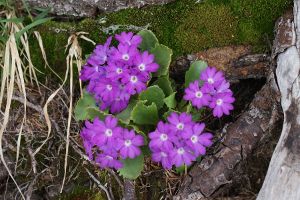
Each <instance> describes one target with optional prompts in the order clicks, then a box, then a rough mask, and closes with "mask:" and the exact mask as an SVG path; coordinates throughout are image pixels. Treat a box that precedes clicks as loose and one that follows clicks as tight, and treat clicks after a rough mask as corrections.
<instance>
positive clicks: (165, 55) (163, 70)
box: [150, 44, 173, 77]
mask: <svg viewBox="0 0 300 200" xmlns="http://www.w3.org/2000/svg"><path fill="white" fill-rule="evenodd" d="M150 52H151V53H152V54H154V56H155V62H156V63H157V64H158V65H159V68H158V70H157V72H156V73H155V76H158V77H160V76H163V75H167V74H168V72H169V66H170V63H171V59H172V54H173V51H172V49H170V48H169V47H167V46H165V45H162V44H156V46H155V47H154V48H153V49H151V51H150Z"/></svg>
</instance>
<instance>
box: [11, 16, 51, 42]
mask: <svg viewBox="0 0 300 200" xmlns="http://www.w3.org/2000/svg"><path fill="white" fill-rule="evenodd" d="M51 19H52V17H47V18H42V19H37V20H36V21H33V22H32V23H31V24H28V25H27V26H25V27H24V28H23V29H22V30H20V31H19V32H17V33H16V40H19V38H20V37H21V35H22V34H23V33H25V32H26V31H28V30H29V29H31V28H33V27H35V26H38V25H40V24H43V23H45V22H47V21H49V20H51Z"/></svg>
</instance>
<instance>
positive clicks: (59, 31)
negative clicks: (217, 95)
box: [31, 0, 292, 72]
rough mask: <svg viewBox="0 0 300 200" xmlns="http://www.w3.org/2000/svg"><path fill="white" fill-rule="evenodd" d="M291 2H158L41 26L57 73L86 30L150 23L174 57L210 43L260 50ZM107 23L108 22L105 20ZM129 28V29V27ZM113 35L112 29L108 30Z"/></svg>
mask: <svg viewBox="0 0 300 200" xmlns="http://www.w3.org/2000/svg"><path fill="white" fill-rule="evenodd" d="M291 5H292V1H291V0H206V1H202V2H201V3H196V0H177V1H174V2H172V3H169V4H166V5H160V6H148V7H145V8H142V9H136V8H135V9H134V8H131V9H126V10H121V11H118V12H115V13H110V14H103V15H101V16H99V17H98V18H96V19H85V20H82V21H80V22H75V21H74V22H54V21H52V22H49V23H47V24H44V25H43V26H40V27H39V28H38V30H39V31H40V32H41V35H42V37H43V40H44V45H45V48H46V53H47V56H48V60H49V64H50V65H51V66H52V67H54V69H55V70H56V71H58V72H64V70H65V57H66V54H65V53H64V50H65V45H66V44H67V39H68V37H69V36H70V34H71V33H74V32H76V31H84V32H88V33H89V36H88V37H90V38H91V39H92V40H94V41H96V42H100V43H102V42H104V41H105V39H106V37H107V35H106V34H105V33H104V32H103V31H101V29H104V28H105V27H110V26H113V25H121V26H120V27H121V28H119V29H118V30H117V31H116V32H121V31H123V30H127V29H126V28H124V27H127V28H128V27H129V29H130V26H129V25H133V26H134V27H135V28H133V29H132V30H133V31H138V30H137V29H136V27H145V26H148V28H149V29H151V30H152V31H153V32H154V33H155V34H156V36H157V38H158V40H159V41H160V43H162V44H164V45H166V46H168V47H170V48H171V49H173V51H174V57H177V56H180V55H184V54H188V53H194V52H198V51H201V50H204V49H206V48H210V47H220V46H224V45H231V44H250V45H252V46H254V48H256V49H259V51H260V52H262V51H265V50H266V49H268V46H267V41H266V39H268V40H272V38H273V29H274V23H275V21H276V19H277V18H278V17H279V16H281V15H282V14H283V13H284V11H285V10H286V9H287V8H288V7H289V6H291ZM103 19H105V20H104V21H106V22H105V23H103ZM127 31H128V30H127ZM110 33H111V34H112V33H113V32H110ZM32 44H33V46H32V48H31V49H32V55H33V61H34V63H35V64H36V65H37V66H38V67H40V66H44V64H43V61H42V59H41V53H40V52H39V49H38V44H37V42H35V41H34V40H32ZM80 44H81V45H82V48H83V54H90V53H91V51H92V50H93V48H94V47H93V45H91V44H90V43H88V42H85V41H81V42H80Z"/></svg>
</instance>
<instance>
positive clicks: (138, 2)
mask: <svg viewBox="0 0 300 200" xmlns="http://www.w3.org/2000/svg"><path fill="white" fill-rule="evenodd" d="M21 1H22V0H17V3H19V4H20V2H21ZM171 1H173V0H27V3H28V4H29V6H30V7H38V8H50V13H52V14H54V15H59V16H73V17H93V16H96V15H97V14H100V13H106V12H114V11H118V10H121V9H125V8H133V7H136V8H141V7H143V6H146V5H159V4H166V3H169V2H171Z"/></svg>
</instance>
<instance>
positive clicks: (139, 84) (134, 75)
mask: <svg viewBox="0 0 300 200" xmlns="http://www.w3.org/2000/svg"><path fill="white" fill-rule="evenodd" d="M121 81H122V83H123V84H124V85H125V86H124V89H125V91H126V92H127V93H129V94H131V95H134V94H136V93H140V92H142V91H143V90H145V89H146V88H147V86H146V82H147V79H146V78H145V77H144V76H142V75H140V74H139V73H138V72H137V71H135V70H131V72H130V73H128V74H124V76H123V78H122V80H121Z"/></svg>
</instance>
